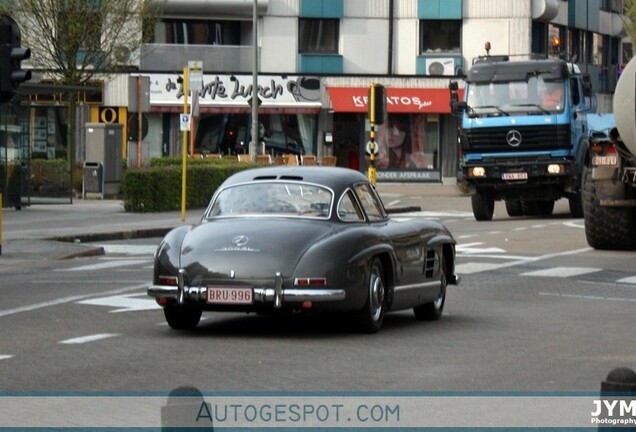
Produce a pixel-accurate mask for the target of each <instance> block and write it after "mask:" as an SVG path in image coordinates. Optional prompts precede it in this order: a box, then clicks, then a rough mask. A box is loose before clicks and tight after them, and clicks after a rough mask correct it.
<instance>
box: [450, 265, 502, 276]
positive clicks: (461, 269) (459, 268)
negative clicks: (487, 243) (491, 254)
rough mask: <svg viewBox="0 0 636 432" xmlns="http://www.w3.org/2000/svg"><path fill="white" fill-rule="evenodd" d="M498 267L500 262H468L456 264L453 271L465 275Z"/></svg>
mask: <svg viewBox="0 0 636 432" xmlns="http://www.w3.org/2000/svg"><path fill="white" fill-rule="evenodd" d="M499 267H501V265H500V264H494V263H477V262H469V263H465V264H457V265H456V266H455V272H456V273H457V274H459V275H467V274H473V273H481V272H485V271H489V270H494V269H497V268H499Z"/></svg>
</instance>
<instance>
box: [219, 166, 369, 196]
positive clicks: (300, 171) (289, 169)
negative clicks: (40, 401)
mask: <svg viewBox="0 0 636 432" xmlns="http://www.w3.org/2000/svg"><path fill="white" fill-rule="evenodd" d="M272 180H291V181H302V182H307V183H315V184H319V185H323V186H326V187H328V188H330V189H332V190H334V191H336V192H339V191H341V190H342V189H344V188H347V187H348V186H350V185H351V184H352V183H360V182H364V181H367V182H368V179H367V177H366V176H365V175H363V174H362V173H360V172H358V171H355V170H352V169H349V168H341V167H323V166H285V165H282V166H279V165H276V166H271V167H263V168H251V169H247V170H244V171H240V172H238V173H236V174H234V175H232V176H230V177H228V178H227V179H226V180H225V181H224V182H223V184H222V185H221V187H222V188H224V187H227V186H231V185H235V184H238V183H246V182H253V181H272Z"/></svg>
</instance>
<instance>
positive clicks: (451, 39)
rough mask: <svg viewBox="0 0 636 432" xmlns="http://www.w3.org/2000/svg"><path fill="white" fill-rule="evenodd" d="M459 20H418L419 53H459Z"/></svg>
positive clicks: (460, 23)
mask: <svg viewBox="0 0 636 432" xmlns="http://www.w3.org/2000/svg"><path fill="white" fill-rule="evenodd" d="M461 27H462V22H461V20H420V53H421V54H431V53H450V52H452V53H459V52H460V51H461V49H460V40H461Z"/></svg>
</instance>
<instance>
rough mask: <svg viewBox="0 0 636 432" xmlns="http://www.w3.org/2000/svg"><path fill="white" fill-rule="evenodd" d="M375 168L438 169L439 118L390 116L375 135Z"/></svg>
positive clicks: (421, 115)
mask: <svg viewBox="0 0 636 432" xmlns="http://www.w3.org/2000/svg"><path fill="white" fill-rule="evenodd" d="M376 141H377V144H378V155H377V157H376V166H377V167H378V168H379V169H388V170H392V169H398V170H402V169H415V170H427V169H428V170H433V169H439V160H438V156H439V141H440V134H439V115H437V114H428V115H424V114H413V115H411V114H390V115H389V116H388V117H387V120H386V121H385V122H384V124H382V125H381V126H380V127H379V130H378V132H377V140H376Z"/></svg>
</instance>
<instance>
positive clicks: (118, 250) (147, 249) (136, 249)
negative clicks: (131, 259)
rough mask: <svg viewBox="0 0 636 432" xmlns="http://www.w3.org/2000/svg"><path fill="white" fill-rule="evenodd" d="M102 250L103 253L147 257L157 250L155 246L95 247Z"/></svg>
mask: <svg viewBox="0 0 636 432" xmlns="http://www.w3.org/2000/svg"><path fill="white" fill-rule="evenodd" d="M95 246H96V247H102V248H104V253H105V254H106V255H108V254H123V255H149V256H151V257H152V256H153V255H154V254H155V251H156V250H157V246H153V245H112V244H108V245H101V244H100V245H95Z"/></svg>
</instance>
